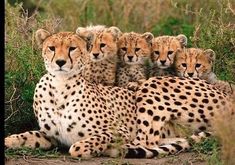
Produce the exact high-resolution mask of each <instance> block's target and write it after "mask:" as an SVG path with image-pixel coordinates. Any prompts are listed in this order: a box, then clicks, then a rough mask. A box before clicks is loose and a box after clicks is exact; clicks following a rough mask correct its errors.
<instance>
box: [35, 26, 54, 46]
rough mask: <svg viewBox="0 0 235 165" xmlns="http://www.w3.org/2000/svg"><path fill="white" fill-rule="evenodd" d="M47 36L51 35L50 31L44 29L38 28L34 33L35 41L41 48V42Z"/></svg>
mask: <svg viewBox="0 0 235 165" xmlns="http://www.w3.org/2000/svg"><path fill="white" fill-rule="evenodd" d="M49 36H51V33H50V32H48V31H46V30H44V29H38V30H37V31H36V33H35V39H36V42H37V45H38V47H39V48H42V44H43V42H44V41H45V39H47V38H48V37H49Z"/></svg>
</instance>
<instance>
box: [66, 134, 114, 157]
mask: <svg viewBox="0 0 235 165" xmlns="http://www.w3.org/2000/svg"><path fill="white" fill-rule="evenodd" d="M112 136H113V135H112V133H108V132H104V133H102V134H100V135H94V136H92V137H90V138H87V139H84V140H81V141H78V142H76V143H74V144H73V145H72V146H71V147H70V149H69V153H70V154H71V156H73V157H83V158H89V157H92V156H96V155H99V154H101V153H102V152H104V151H105V150H106V149H107V147H108V144H109V143H110V142H111V140H112Z"/></svg>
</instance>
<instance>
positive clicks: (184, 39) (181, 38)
mask: <svg viewBox="0 0 235 165" xmlns="http://www.w3.org/2000/svg"><path fill="white" fill-rule="evenodd" d="M176 38H177V40H179V41H180V44H181V47H182V48H183V47H186V46H187V42H188V39H187V37H186V36H185V35H184V34H179V35H178V36H176Z"/></svg>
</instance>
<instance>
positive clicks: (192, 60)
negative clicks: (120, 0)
mask: <svg viewBox="0 0 235 165" xmlns="http://www.w3.org/2000/svg"><path fill="white" fill-rule="evenodd" d="M214 61H215V52H214V51H213V50H211V49H207V50H202V49H199V48H188V49H184V50H181V51H179V52H177V55H176V57H175V68H176V71H177V74H178V76H181V77H198V78H202V79H204V78H206V76H208V74H209V73H211V72H212V66H213V63H214Z"/></svg>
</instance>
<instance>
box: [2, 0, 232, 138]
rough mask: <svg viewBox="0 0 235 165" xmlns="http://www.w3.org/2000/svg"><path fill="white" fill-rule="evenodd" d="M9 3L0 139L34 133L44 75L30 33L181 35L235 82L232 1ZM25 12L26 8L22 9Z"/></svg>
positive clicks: (221, 76) (56, 0)
mask: <svg viewBox="0 0 235 165" xmlns="http://www.w3.org/2000/svg"><path fill="white" fill-rule="evenodd" d="M21 2H23V1H20V0H19V1H18V3H16V1H15V0H9V1H6V2H5V29H6V32H5V135H9V134H13V133H20V132H23V131H26V130H35V129H37V127H38V126H37V122H36V119H35V117H34V114H33V108H32V102H33V93H34V88H35V85H36V83H37V82H38V80H39V79H40V77H41V76H42V75H43V74H44V73H45V69H44V64H43V60H42V58H41V53H40V50H38V49H37V47H36V46H35V41H34V37H33V35H34V32H35V31H36V30H37V29H38V28H45V29H47V30H49V31H51V32H58V31H75V30H76V28H77V27H78V26H87V25H89V24H93V25H96V24H104V25H107V26H117V27H119V28H120V29H121V31H123V32H129V31H136V32H140V33H143V32H146V31H149V32H152V33H153V34H154V35H155V36H159V35H177V34H180V33H183V34H185V35H186V36H187V37H188V39H189V44H188V46H189V47H199V48H211V49H213V50H214V51H215V52H216V62H215V66H214V72H215V73H216V74H217V75H218V77H219V79H222V80H226V81H231V82H235V1H234V0H207V1H205V0H190V1H188V0H133V1H131V0H48V1H43V0H25V1H24V3H21ZM25 9H28V10H25Z"/></svg>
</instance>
